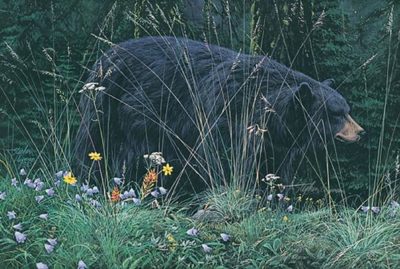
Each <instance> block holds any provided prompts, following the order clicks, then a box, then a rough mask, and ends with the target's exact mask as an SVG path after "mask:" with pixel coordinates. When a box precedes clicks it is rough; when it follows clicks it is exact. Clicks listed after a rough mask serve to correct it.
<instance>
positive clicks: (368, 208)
mask: <svg viewBox="0 0 400 269" xmlns="http://www.w3.org/2000/svg"><path fill="white" fill-rule="evenodd" d="M360 209H361V211H363V212H364V213H367V212H368V211H369V210H370V207H369V206H362V207H361V208H360Z"/></svg>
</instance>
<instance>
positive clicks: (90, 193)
mask: <svg viewBox="0 0 400 269" xmlns="http://www.w3.org/2000/svg"><path fill="white" fill-rule="evenodd" d="M86 195H88V196H93V189H91V188H89V189H87V190H86Z"/></svg>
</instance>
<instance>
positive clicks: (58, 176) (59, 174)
mask: <svg viewBox="0 0 400 269" xmlns="http://www.w3.org/2000/svg"><path fill="white" fill-rule="evenodd" d="M55 175H56V178H57V179H61V178H62V177H63V176H64V171H58V172H57V173H56V174H55Z"/></svg>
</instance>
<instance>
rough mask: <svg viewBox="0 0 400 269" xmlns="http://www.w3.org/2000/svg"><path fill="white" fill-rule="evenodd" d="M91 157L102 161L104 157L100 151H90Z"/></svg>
mask: <svg viewBox="0 0 400 269" xmlns="http://www.w3.org/2000/svg"><path fill="white" fill-rule="evenodd" d="M89 157H90V159H91V160H93V161H100V160H101V159H103V157H101V155H100V153H98V152H96V151H95V152H90V153H89Z"/></svg>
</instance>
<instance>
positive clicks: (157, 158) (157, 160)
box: [143, 152, 165, 165]
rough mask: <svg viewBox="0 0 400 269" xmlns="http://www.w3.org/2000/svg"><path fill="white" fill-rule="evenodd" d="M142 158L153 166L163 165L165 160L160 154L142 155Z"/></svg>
mask: <svg viewBox="0 0 400 269" xmlns="http://www.w3.org/2000/svg"><path fill="white" fill-rule="evenodd" d="M143 157H144V158H145V159H149V160H150V161H151V163H152V164H154V165H161V164H163V163H165V159H164V157H163V156H162V152H153V153H151V154H150V155H148V154H146V155H143Z"/></svg>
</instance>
